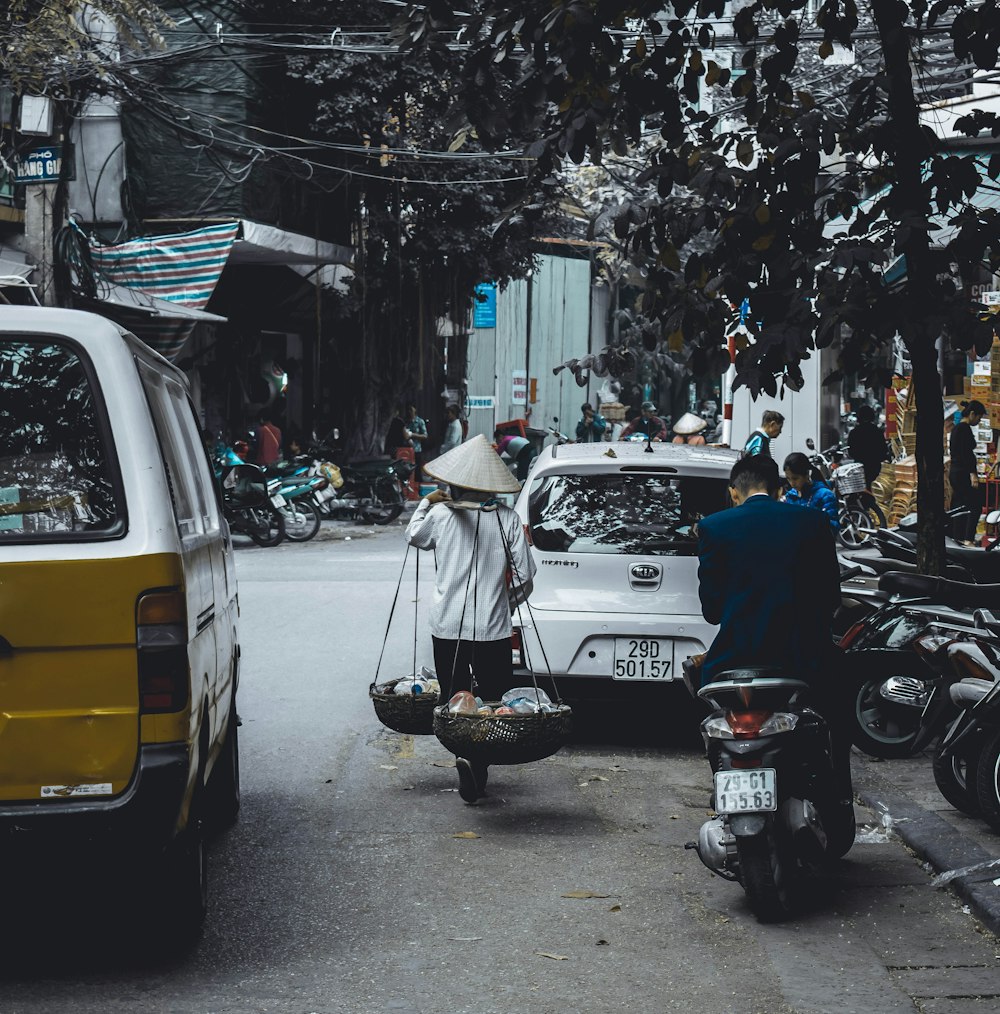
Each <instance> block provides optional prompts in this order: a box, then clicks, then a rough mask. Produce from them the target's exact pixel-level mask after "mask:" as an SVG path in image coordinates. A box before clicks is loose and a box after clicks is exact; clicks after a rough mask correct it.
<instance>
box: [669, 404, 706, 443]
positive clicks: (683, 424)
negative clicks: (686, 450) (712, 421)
mask: <svg viewBox="0 0 1000 1014" xmlns="http://www.w3.org/2000/svg"><path fill="white" fill-rule="evenodd" d="M706 426H708V423H707V422H705V420H704V419H702V417H701V416H700V415H695V414H694V412H685V413H684V415H682V416H681V417H680V419H678V420H677V422H675V423H674V439H673V442H674V443H675V444H698V445H702V446H704V444H705V438H704V436H702V431H703V430H704V429H705V427H706Z"/></svg>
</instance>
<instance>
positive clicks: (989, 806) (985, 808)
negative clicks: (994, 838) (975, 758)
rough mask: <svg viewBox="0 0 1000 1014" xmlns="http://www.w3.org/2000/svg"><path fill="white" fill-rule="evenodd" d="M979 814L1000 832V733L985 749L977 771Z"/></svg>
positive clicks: (987, 743) (989, 740)
mask: <svg viewBox="0 0 1000 1014" xmlns="http://www.w3.org/2000/svg"><path fill="white" fill-rule="evenodd" d="M976 790H977V792H976V794H977V796H978V798H979V812H980V816H981V817H982V818H983V820H985V821H986V823H987V824H989V825H990V827H992V828H993V830H994V831H1000V732H997V733H995V734H994V735H993V736H991V737H990V738H989V739H988V740H987V741H986V745H985V746H984V747H983V752H982V753H981V754H980V756H979V765H978V768H977V770H976Z"/></svg>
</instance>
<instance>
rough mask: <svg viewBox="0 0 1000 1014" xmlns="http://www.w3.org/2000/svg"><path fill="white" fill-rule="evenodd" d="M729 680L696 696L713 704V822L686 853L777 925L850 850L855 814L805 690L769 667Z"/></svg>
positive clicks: (707, 731) (708, 727)
mask: <svg viewBox="0 0 1000 1014" xmlns="http://www.w3.org/2000/svg"><path fill="white" fill-rule="evenodd" d="M723 675H724V677H726V678H723V679H720V680H718V681H716V682H714V683H710V684H708V685H707V686H705V687H702V688H701V690H699V691H698V697H700V698H701V699H702V700H704V701H707V702H708V703H709V704H710V705H711V706H712V707H713V708H714V711H713V713H712V714H711V715H710V716H709V717H708V718H706V719H705V721H704V722H702V726H701V730H702V736H703V737H704V740H705V746H706V748H707V750H708V756H709V761H710V762H711V765H712V772H713V774H714V778H715V791H714V793H713V795H712V808H713V809H714V810H715V812H716V814H717V816H715V817H713V818H712V819H711V820H708V821H706V822H705V823H704V824H703V825H702V827H701V830H700V832H699V834H698V841H697V842H692V843H691V844H690V845H689V846H688V847H689V848H694V849H696V850H697V852H698V856H699V858H700V859H701V861H702V862H703V863H704V864H705V865H706V866H707V867H708V868H709V869H710V870H711V871H712V872H713V873H717V874H719V876H721V877H724V878H725V879H727V880H735V881H738V882H739V883H740V884H741V885H742V886H743V890H744V891H745V892H746V895H747V899H748V900H749V902H750V907H751V908H752V909H753V912H754V914H755V915H756V916H757V918H758V919H759V920H761V921H762V922H764V921H772V920H776V919H781V918H783V917H784V916H786V915H788V914H790V913H791V912H792V911H793V910H794V908H795V906H796V904H797V902H798V901H799V900H800V898H801V890H800V889H801V887H802V886H803V883H804V881H805V879H806V877H807V876H808V875H809V874H810V873H812V872H815V871H816V870H817V869H818V868H819V867H820V866H821V865H822V864H823V863H824V862H826V861H828V860H831V859H837V858H840V857H841V856H842V855H844V854H845V853H846V852H847V851H848V850H849V849H850V847H851V846H852V845H853V844H854V836H855V824H854V812H853V808H851V807H844V806H842V805H840V802H839V800H838V795H837V791H836V789H837V787H836V781H835V778H834V767H833V755H832V750H831V743H830V732H829V728H828V727H827V725H826V722H825V721H824V720H823V718H822V717H821V716H820V715H819V714H818V713H817V712H815V711H813V710H812V709H811V708H810V707H809V706H808V703H807V701H808V695H809V686H808V684H806V683H804V682H802V681H801V680H796V679H790V678H788V677H786V676H783V675H779V674H776V672H775V670H769V669H756V668H746V669H739V670H734V671H733V672H731V673H726V674H723Z"/></svg>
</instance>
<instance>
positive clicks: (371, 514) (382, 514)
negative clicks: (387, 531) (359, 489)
mask: <svg viewBox="0 0 1000 1014" xmlns="http://www.w3.org/2000/svg"><path fill="white" fill-rule="evenodd" d="M371 492H372V502H371V503H369V504H365V505H364V506H363V507H361V508H360V509H359V511H358V513H359V514H360V515H361V520H362V521H367V522H369V523H370V524H373V525H387V524H389V522H390V521H395V520H396V518H398V517H399V515H400V514H402V513H403V494H402V493H400V491H399V487H398V486H393V487H389V488H386V486H385V485H384V484H382V485H378V486H375V487H373V488H372V491H371Z"/></svg>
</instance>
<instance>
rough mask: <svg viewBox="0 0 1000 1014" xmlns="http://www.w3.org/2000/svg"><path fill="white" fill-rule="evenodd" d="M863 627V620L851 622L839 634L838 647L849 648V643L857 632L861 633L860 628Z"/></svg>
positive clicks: (862, 628)
mask: <svg viewBox="0 0 1000 1014" xmlns="http://www.w3.org/2000/svg"><path fill="white" fill-rule="evenodd" d="M864 627H865V621H864V620H858V622H857V623H852V624H851V626H849V627H848V628H847V630H845V631H844V633H843V635H842V636H841V638H840V647H841V648H842V649H843V650H844V651H846V650H847V649H848V648H850V646H851V644H852V643H853V642H854V639H855V638H856V637H857V636H858V634H860V633H861V631H862V630H864Z"/></svg>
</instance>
